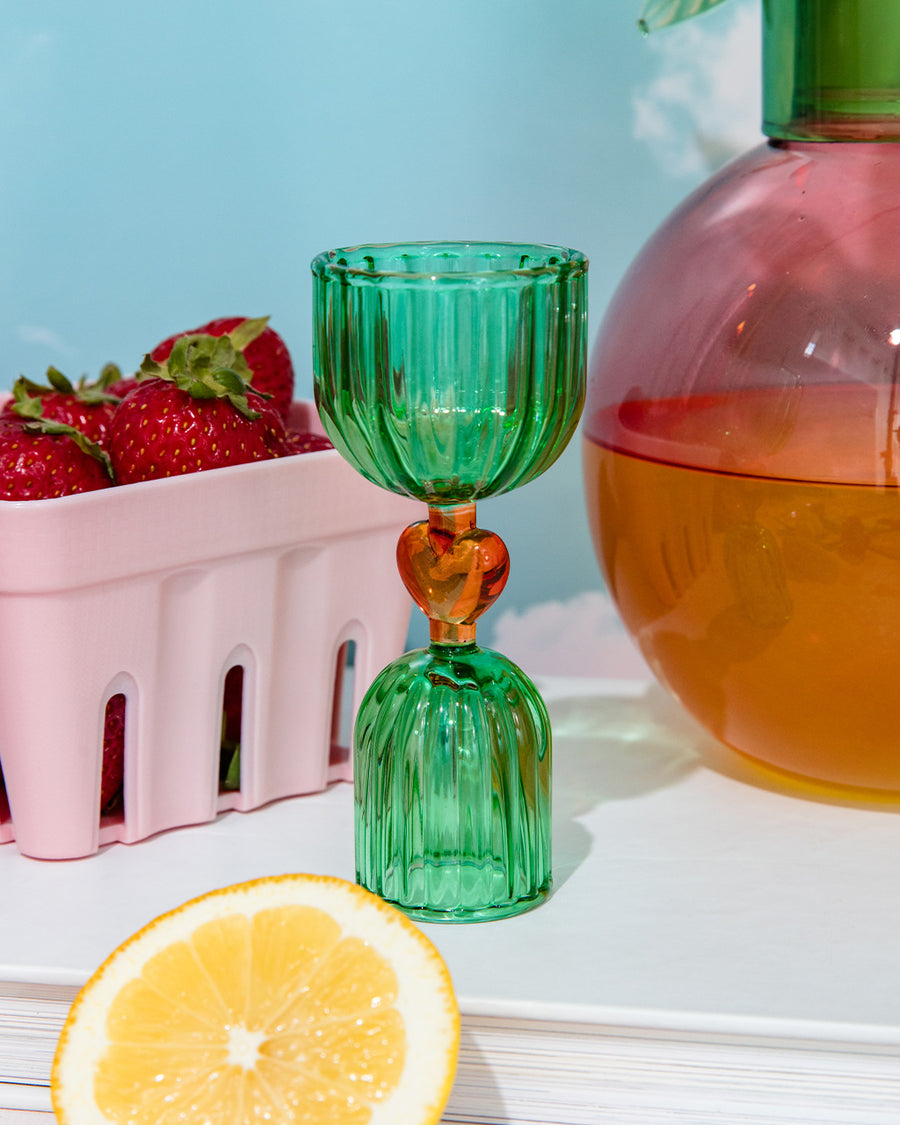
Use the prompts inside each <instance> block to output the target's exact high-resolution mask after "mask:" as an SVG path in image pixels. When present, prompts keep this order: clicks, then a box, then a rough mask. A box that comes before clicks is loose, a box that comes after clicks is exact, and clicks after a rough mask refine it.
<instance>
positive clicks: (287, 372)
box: [150, 316, 294, 418]
mask: <svg viewBox="0 0 900 1125" xmlns="http://www.w3.org/2000/svg"><path fill="white" fill-rule="evenodd" d="M268 320H269V318H268V317H260V318H258V319H256V320H250V319H248V318H247V317H244V316H223V317H220V318H219V319H218V320H211V321H210V322H209V323H208V324H204V325H203V326H202V327H200V328H194V329H192V330H191V331H190V332H179V333H178V335H176V336H170V337H169V338H168V339H167V340H163V341H162V343H161V344H157V345H156V347H155V348H154V349H153V351H152V352H151V353H150V356H151V358H152V359H155V360H156V362H157V363H162V362H163V361H164V360H167V359H168V358H169V356H170V355H171V354H172V348H173V347H174V345H175V341H176V340H180V339H181V338H182V337H184V336H199V335H207V336H225V335H230V336H231V337H232V338H233V339H234V338H235V330H236V329H238V328H241V329H242V330H245V331H246V335H247V336H248V337H249V339H247V340H246V342H245V343H241V344H240V345H239V347H240V350H241V351H243V353H244V358H245V359H246V360H247V365H248V366H249V368H250V370H251V372H252V375H251V377H250V383H251V385H252V386H253V388H254V389H255V390H257V391H262V393H263V394H267V395H271V398H272V404H273V405H274V407H275V409H276V410H277V411H278V413H279V414H280V415H281V417H282V418H286V417H287V413H288V407H289V406H290V405H291V399H292V398H293V397H294V367H293V364H292V363H291V356H290V352H288V349H287V346H286V344H285V342H284V340H282V338H281V337H280V336H279V335H278V333H277V332H276V331H275V330H274V329H272V328H269V326H268ZM256 326H259V327H258V331H256V330H255V329H256ZM251 333H252V334H251Z"/></svg>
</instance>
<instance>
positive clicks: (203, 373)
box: [109, 336, 284, 484]
mask: <svg viewBox="0 0 900 1125" xmlns="http://www.w3.org/2000/svg"><path fill="white" fill-rule="evenodd" d="M139 378H140V382H139V385H138V386H137V387H136V388H135V389H134V390H133V391H131V392H130V393H129V394H128V395H126V397H125V398H124V399H123V400H122V402H121V403H120V404H119V407H118V409H117V410H116V413H115V416H114V418H113V422H112V428H111V431H110V447H109V451H110V457H111V458H112V463H113V467H114V469H115V474H116V480H117V481H118V482H119V484H130V483H133V482H135V481H142V480H152V479H154V478H156V477H167V476H177V475H179V474H182V473H198V472H203V471H204V470H206V469H216V468H221V467H224V466H227V465H240V464H243V463H245V462H247V461H261V460H267V459H268V458H271V457H278V456H280V455H281V454H282V452H283V450H284V423H283V422H282V421H281V418H280V417H279V415H278V412H277V411H276V410H275V408H274V407H273V406H272V405H271V403H270V402H268V401H267V399H266V398H265V397H264V396H263V395H261V394H259V393H257V392H256V391H254V390H253V389H252V388H251V387H250V386H249V384H248V382H247V380H248V378H249V369H248V368H247V363H246V360H245V359H244V357H243V355H242V354H241V353H240V351H239V350H237V349H236V348H235V346H234V344H233V343H232V340H231V337H230V336H222V337H219V338H214V337H212V336H195V337H189V336H185V337H182V338H181V339H180V340H178V341H177V342H176V344H175V346H174V347H173V349H172V352H171V354H170V356H169V359H168V361H167V362H166V363H165V364H164V365H163V366H160V365H159V364H158V363H156V362H155V361H154V360H153V359H152V358H151V357H150V356H149V355H148V356H147V357H146V358H145V359H144V362H143V364H142V365H141V373H140V377H139Z"/></svg>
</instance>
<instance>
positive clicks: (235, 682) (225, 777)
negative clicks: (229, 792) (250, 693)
mask: <svg viewBox="0 0 900 1125" xmlns="http://www.w3.org/2000/svg"><path fill="white" fill-rule="evenodd" d="M243 701H244V669H243V668H242V667H241V665H240V664H236V665H235V666H234V667H233V668H229V669H228V673H227V675H226V676H225V689H224V693H223V700H222V742H221V746H220V749H219V785H220V787H221V788H222V789H240V787H241V715H242V712H243Z"/></svg>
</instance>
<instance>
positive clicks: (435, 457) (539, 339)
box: [312, 242, 588, 922]
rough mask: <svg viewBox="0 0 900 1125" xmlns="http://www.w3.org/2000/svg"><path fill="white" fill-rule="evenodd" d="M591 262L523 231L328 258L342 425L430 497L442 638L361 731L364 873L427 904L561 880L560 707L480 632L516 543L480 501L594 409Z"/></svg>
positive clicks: (386, 681) (473, 902) (502, 899)
mask: <svg viewBox="0 0 900 1125" xmlns="http://www.w3.org/2000/svg"><path fill="white" fill-rule="evenodd" d="M587 268H588V263H587V260H586V258H585V257H584V255H583V254H580V253H579V252H577V251H574V250H568V249H565V248H562V247H555V246H541V245H533V244H528V245H519V244H508V243H452V242H443V243H404V244H394V245H389V246H358V247H353V248H349V249H343V250H332V251H329V252H327V253H325V254H320V255H319V256H318V257H317V258H315V259H314V260H313V263H312V270H313V278H314V281H313V301H314V316H315V328H314V349H313V366H314V375H315V394H316V405H317V407H318V410H319V415H320V417H321V419H322V422H323V424H324V426H325V429H326V431H327V433H328V435H329V437H330V438H331V440H332V441H333V442H334V444H335V446H336V447H337V448H338V449H339V450H340V452H341V453H342V454H343V455H344V457H345V458H346V459H347V460H348V461H349V462H350V464H351V465H353V466H354V467H355V468H356V469H357V470H358V471H359V472H360V473H362V474H363V475H364V476H366V477H368V478H369V480H371V481H374V483H375V484H378V485H380V486H381V487H382V488H387V489H390V490H391V491H394V492H398V493H400V494H402V495H407V496H411V497H414V498H416V499H418V500H421V501H423V502H424V503H425V504H427V505H428V506H429V519H428V521H427V523H426V522H425V521H422V523H420V524H415V525H413V527H411V528H409V529H408V530H407V533H404V535H403V536H401V540H400V543H399V544H398V565H399V567H400V572H401V575H402V576H403V580H404V582H405V583H406V585H407V588H408V589H409V590H410V593H411V594H412V596H413V597H414V598H415V599H416V601H417V603H418V604H419V606H420V608H422V610H423V611H424V612H425V613H426V614H427V615H428V617H429V619H430V621H431V641H432V643H431V644H430V645H429V647H428V648H425V649H419V650H416V651H415V652H412V653H407V654H406V655H405V656H403V657H401V659H400V660H397V661H395V662H394V663H392V664H391V665H389V666H388V667H387V668H385V669H384V670H383V671H382V672H381V673H380V675H378V676H377V677H376V679H375V681H374V683H373V684H372V686H371V687H370V688H369V690H368V692H367V694H366V696H365V699H364V700H363V703H362V705H361V707H360V711H359V714H358V716H357V720H356V726H355V732H354V788H355V800H356V816H355V833H356V868H357V878H358V880H359V882H360V883H361V884H362V885H363V886H365V887H368V888H369V889H370V890H372V891H375V892H376V893H377V894H379V895H381V896H382V897H383V898H385V899H387V900H388V901H389V902H393V903H395V904H396V905H397V906H398V907H399V908H400V909H402V910H404V911H406V912H407V913H408V914H411V915H413V916H416V917H419V918H421V919H424V920H426V921H440V922H473V921H474V922H477V921H486V920H488V919H492V918H503V917H506V916H508V915H511V914H518V913H520V912H521V911H523V910H527V909H529V908H530V907H532V906H534V905H536V904H537V903H539V902H540V901H542V900H543V898H544V897H545V896H546V895H547V893H548V892H549V889H550V881H551V863H550V788H551V785H550V764H551V737H550V724H549V720H548V718H547V711H546V708H545V707H544V704H543V702H542V701H541V698H540V695H539V694H538V692H537V690H536V688H535V687H534V685H533V684H532V683H531V681H530V680H529V679H528V677H527V676H526V675H525V674H524V672H522V671H521V669H519V668H517V667H516V666H515V665H514V664H513V663H512V662H511V661H509V660H507V659H506V658H505V657H504V656H501V655H500V654H499V653H497V652H492V651H490V650H484V649H480V648H479V647H478V646H477V645H476V644H475V642H474V636H475V620H476V618H477V617H479V616H480V614H481V613H483V612H484V610H485V609H486V608H487V607H488V606H489V605H490V604H491V602H492V601H493V600H494V598H495V597H496V596H497V595H498V594H499V592H500V590H502V588H503V583H504V582H505V575H506V569H507V565H508V561H509V560H508V554H507V552H506V548H505V546H503V544H502V541H501V540H500V539H499V537H498V536H496V535H494V534H493V533H490V532H484V531H482V530H481V529H479V528H477V527H476V526H475V524H474V513H475V502H476V501H478V500H480V499H482V498H483V497H487V496H494V495H497V494H499V493H502V492H508V491H509V490H510V489H513V488H517V487H519V486H520V485H523V484H526V483H527V482H528V481H530V480H532V479H533V478H534V477H536V476H537V475H538V474H539V473H542V472H543V471H544V470H545V469H547V468H548V467H549V466H550V465H552V464H553V462H554V461H555V460H556V459H557V457H558V456H559V455H560V453H561V452H562V450H563V449H564V448H565V446H566V444H567V442H568V441H569V439H570V437H571V436H572V434H573V432H574V431H575V429H576V427H577V425H578V421H579V417H580V414H581V408H582V404H583V401H584V390H585V366H586V323H587V299H586V286H587ZM535 532H536V534H542V533H543V529H541V528H538V527H537V526H536V528H535ZM408 533H411V534H408Z"/></svg>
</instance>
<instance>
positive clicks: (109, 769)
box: [100, 693, 125, 812]
mask: <svg viewBox="0 0 900 1125" xmlns="http://www.w3.org/2000/svg"><path fill="white" fill-rule="evenodd" d="M124 776H125V696H124V695H122V694H121V693H119V694H118V695H114V696H113V697H112V698H111V699H110V701H109V703H107V705H106V715H105V716H104V722H103V769H102V775H101V778H100V809H101V811H107V812H108V811H111V808H110V807H111V806H115V805H116V804H117V802H118V798H119V795H120V794H121V791H122V780H123V778H124Z"/></svg>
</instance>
